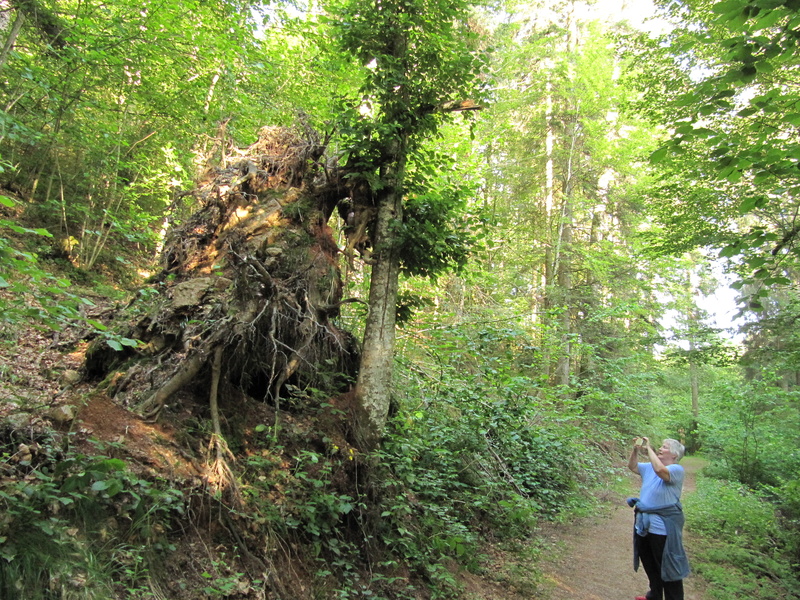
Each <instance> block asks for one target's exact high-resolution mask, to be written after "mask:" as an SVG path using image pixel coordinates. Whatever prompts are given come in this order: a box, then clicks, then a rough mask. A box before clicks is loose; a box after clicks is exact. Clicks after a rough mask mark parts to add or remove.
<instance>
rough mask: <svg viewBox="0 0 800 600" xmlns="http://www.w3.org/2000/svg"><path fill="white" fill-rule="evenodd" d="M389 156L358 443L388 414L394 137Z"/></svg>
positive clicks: (396, 176) (399, 161)
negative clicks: (387, 188)
mask: <svg viewBox="0 0 800 600" xmlns="http://www.w3.org/2000/svg"><path fill="white" fill-rule="evenodd" d="M396 146H397V147H396V148H395V152H393V154H394V156H395V160H393V161H391V162H390V163H389V165H388V166H387V167H385V168H384V170H383V180H384V181H386V182H387V183H388V184H389V189H390V190H391V191H390V192H389V193H388V194H387V196H386V197H385V198H383V199H382V200H381V201H380V203H379V205H378V216H377V222H376V232H375V238H376V240H375V253H374V254H373V259H374V264H373V266H372V274H371V277H370V286H369V313H368V314H367V321H366V324H365V328H364V343H363V347H362V350H361V364H360V368H359V372H358V381H357V383H356V400H357V406H358V409H357V410H358V414H357V415H356V438H357V440H358V443H359V446H360V447H361V448H362V449H372V448H375V447H376V446H377V445H378V443H379V441H380V437H381V433H382V431H383V428H384V426H385V424H386V419H387V418H388V415H389V404H390V401H391V393H392V371H393V368H392V367H393V361H394V346H395V324H396V318H397V281H398V276H399V274H400V259H399V253H398V250H399V248H398V245H397V240H396V239H395V238H396V234H395V233H394V231H393V224H395V223H399V222H402V219H403V185H402V184H403V178H404V172H405V162H406V157H405V153H406V140H405V139H404V138H403V139H400V140H398V141H397V144H396Z"/></svg>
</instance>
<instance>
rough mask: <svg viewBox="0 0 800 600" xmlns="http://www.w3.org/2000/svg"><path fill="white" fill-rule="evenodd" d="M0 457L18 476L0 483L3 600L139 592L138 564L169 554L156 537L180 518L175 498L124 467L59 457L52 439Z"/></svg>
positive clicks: (143, 571)
mask: <svg viewBox="0 0 800 600" xmlns="http://www.w3.org/2000/svg"><path fill="white" fill-rule="evenodd" d="M2 457H3V461H4V463H5V467H6V468H7V470H9V471H16V473H17V474H18V476H17V477H14V478H11V477H7V478H4V479H3V480H2V481H0V504H2V509H3V510H2V513H3V517H2V520H0V557H2V560H0V592H2V595H3V598H8V599H9V600H23V599H24V600H37V599H40V598H41V599H44V598H50V597H51V594H52V593H54V590H55V591H56V592H57V593H58V594H59V595H60V597H64V598H74V599H76V600H77V599H79V598H80V599H82V600H83V599H85V600H90V599H97V600H100V599H101V598H109V597H112V596H113V595H114V593H115V592H116V591H117V589H118V586H125V587H126V589H127V590H128V591H129V592H131V591H133V590H135V589H139V588H141V586H142V585H143V583H144V582H145V581H146V577H147V567H146V565H143V564H141V561H142V560H143V559H144V557H146V556H149V555H150V554H152V553H153V552H159V551H166V550H167V549H168V545H167V543H166V540H165V538H164V537H163V532H164V531H165V530H166V529H167V528H168V527H169V525H170V523H171V521H172V519H173V518H175V517H178V516H179V515H182V514H183V513H184V502H185V499H184V496H183V493H182V492H180V491H178V490H173V489H170V487H169V486H168V485H166V484H165V482H152V481H149V480H144V479H141V478H140V477H138V476H136V475H135V474H133V473H132V472H130V471H129V470H128V468H127V465H126V464H125V463H124V462H123V461H122V460H119V459H116V458H108V457H107V456H103V455H93V456H87V455H83V454H80V453H78V452H75V451H74V450H71V449H67V450H66V451H63V450H62V449H61V448H60V447H59V446H58V445H57V440H55V439H49V438H42V439H40V440H39V441H38V442H31V443H28V444H21V445H18V446H16V447H15V445H14V444H12V443H11V440H10V439H8V440H6V441H5V442H4V443H3V447H2ZM110 536H114V537H115V538H117V542H116V545H114V544H108V543H107V541H106V540H107V539H108V538H109V537H110ZM123 540H129V542H128V543H125V542H123ZM134 540H138V543H137V542H134ZM137 565H138V566H137ZM132 597H140V596H137V595H134V596H132ZM141 597H145V596H141Z"/></svg>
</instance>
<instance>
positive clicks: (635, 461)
mask: <svg viewBox="0 0 800 600" xmlns="http://www.w3.org/2000/svg"><path fill="white" fill-rule="evenodd" d="M638 441H639V438H636V439H635V440H633V448H632V449H631V456H630V458H629V459H628V469H629V470H631V471H633V472H634V473H636V474H637V475H638V474H639V466H638V465H639V445H638V443H637V442H638Z"/></svg>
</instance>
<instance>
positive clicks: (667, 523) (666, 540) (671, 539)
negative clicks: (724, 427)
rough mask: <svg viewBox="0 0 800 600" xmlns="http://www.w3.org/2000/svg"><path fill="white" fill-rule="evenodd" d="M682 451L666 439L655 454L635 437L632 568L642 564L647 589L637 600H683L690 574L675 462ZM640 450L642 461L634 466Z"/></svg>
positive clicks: (631, 462)
mask: <svg viewBox="0 0 800 600" xmlns="http://www.w3.org/2000/svg"><path fill="white" fill-rule="evenodd" d="M685 451H686V450H685V448H684V447H683V444H681V443H680V442H679V441H677V440H673V439H666V440H664V442H663V443H662V445H661V447H660V448H659V449H658V450H654V449H653V447H652V446H651V445H650V440H649V439H648V438H646V437H641V438H636V439H635V440H634V442H633V449H632V450H631V456H630V459H629V460H628V468H629V469H630V470H631V471H633V472H634V473H636V474H637V475H639V476H641V478H642V488H641V491H640V492H639V497H638V498H629V499H628V504H629V505H630V506H632V507H633V508H634V511H635V515H636V518H635V524H634V533H633V568H634V570H638V569H639V562H640V561H641V564H642V566H643V567H644V570H645V573H647V579H648V580H649V581H650V590H649V591H648V592H647V594H646V595H645V596H637V597H636V600H683V580H684V578H685V577H686V576H687V575H689V561H688V560H687V558H686V552H685V550H684V548H683V522H684V517H683V506H682V505H681V492H682V491H683V477H684V470H683V467H682V466H681V465H679V464H678V462H679V461H680V460H681V459H682V458H683V455H684V453H685ZM639 452H644V453H646V454H647V462H639Z"/></svg>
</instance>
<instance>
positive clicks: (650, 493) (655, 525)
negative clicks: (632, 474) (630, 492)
mask: <svg viewBox="0 0 800 600" xmlns="http://www.w3.org/2000/svg"><path fill="white" fill-rule="evenodd" d="M638 468H639V475H641V476H642V490H641V492H640V494H639V495H640V501H641V502H642V503H643V504H646V505H647V506H664V505H667V504H675V503H676V502H678V501H680V499H681V491H683V474H684V470H683V467H682V466H681V465H678V464H675V465H667V469H668V470H669V482H666V481H664V480H663V479H661V477H659V476H658V475H656V472H655V470H654V469H653V465H652V464H650V463H649V462H646V463H639V464H638ZM649 520H650V527H649V532H650V533H653V534H656V535H667V527H666V525H664V520H663V519H662V518H661V517H659V516H658V515H650V519H649Z"/></svg>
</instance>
